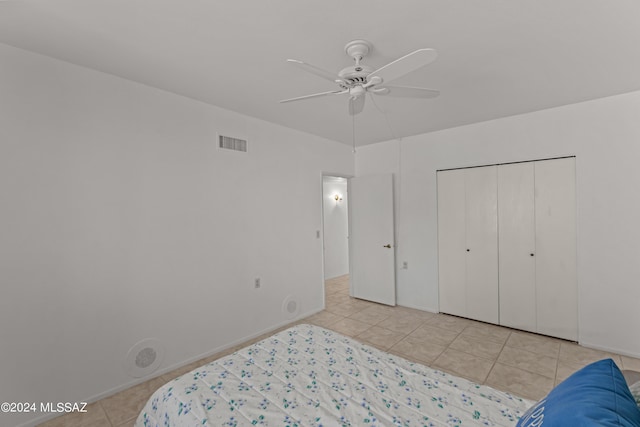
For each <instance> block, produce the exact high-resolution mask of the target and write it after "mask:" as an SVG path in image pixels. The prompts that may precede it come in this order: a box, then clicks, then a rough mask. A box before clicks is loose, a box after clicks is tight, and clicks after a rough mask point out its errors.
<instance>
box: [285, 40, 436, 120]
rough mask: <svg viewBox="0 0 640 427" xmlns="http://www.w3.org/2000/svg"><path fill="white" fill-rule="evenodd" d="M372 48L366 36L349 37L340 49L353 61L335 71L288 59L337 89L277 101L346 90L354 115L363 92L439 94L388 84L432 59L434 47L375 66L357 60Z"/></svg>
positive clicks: (409, 95) (413, 95)
mask: <svg viewBox="0 0 640 427" xmlns="http://www.w3.org/2000/svg"><path fill="white" fill-rule="evenodd" d="M372 50H373V45H372V44H371V43H370V42H368V41H366V40H352V41H350V42H349V43H347V44H346V46H345V47H344V51H345V53H346V54H347V55H348V56H350V57H351V58H352V59H353V60H354V62H355V64H354V65H352V66H349V67H345V68H343V69H342V70H340V71H339V72H338V73H337V74H335V73H332V72H330V71H326V70H323V69H322V68H318V67H316V66H314V65H311V64H307V63H305V62H303V61H300V60H297V59H288V60H287V62H289V63H291V64H293V65H295V66H297V67H299V68H301V69H303V70H304V71H306V72H309V73H311V74H314V75H316V76H319V77H322V78H324V79H325V80H329V81H331V82H333V83H334V84H337V85H338V87H339V88H340V89H339V90H333V91H327V92H320V93H314V94H311V95H304V96H299V97H296V98H289V99H283V100H282V101H280V102H281V103H285V102H292V101H300V100H305V99H311V98H318V97H322V96H331V95H344V94H348V95H349V115H356V114H358V113H360V112H362V110H363V109H364V104H365V98H366V94H367V93H369V94H372V95H383V96H395V97H404V98H434V97H436V96H438V95H439V94H440V92H438V91H437V90H433V89H427V88H421V87H409V86H390V85H389V84H388V83H390V82H392V81H393V80H395V79H397V78H399V77H402V76H404V75H405V74H408V73H410V72H412V71H415V70H417V69H419V68H422V67H424V66H425V65H428V64H430V63H431V62H433V61H434V60H435V59H436V57H437V52H436V51H435V50H434V49H418V50H416V51H414V52H411V53H409V54H408V55H405V56H403V57H401V58H398V59H396V60H395V61H392V62H390V63H388V64H387V65H385V66H383V67H380V68H378V69H377V70H376V69H374V68H373V67H370V66H368V65H365V64H362V63H361V61H362V60H363V59H364V58H365V57H366V56H367V55H368V54H369V53H370V52H371V51H372Z"/></svg>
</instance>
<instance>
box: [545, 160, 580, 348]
mask: <svg viewBox="0 0 640 427" xmlns="http://www.w3.org/2000/svg"><path fill="white" fill-rule="evenodd" d="M535 183H536V189H535V193H536V198H535V204H536V209H535V215H536V257H535V258H536V311H537V321H538V322H537V325H538V326H537V332H538V333H541V334H545V335H552V336H555V337H560V338H565V339H568V340H572V341H575V340H577V339H578V298H577V295H578V285H577V272H576V268H577V267H576V263H577V260H576V237H577V236H576V188H575V185H576V184H575V158H574V157H570V158H564V159H554V160H544V161H539V162H535Z"/></svg>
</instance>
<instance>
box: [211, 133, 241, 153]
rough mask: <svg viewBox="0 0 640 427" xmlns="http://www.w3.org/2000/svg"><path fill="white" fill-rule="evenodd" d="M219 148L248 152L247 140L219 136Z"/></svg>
mask: <svg viewBox="0 0 640 427" xmlns="http://www.w3.org/2000/svg"><path fill="white" fill-rule="evenodd" d="M218 147H219V148H224V149H225V150H234V151H242V152H243V153H246V152H247V140H246V139H238V138H233V137H231V136H224V135H218Z"/></svg>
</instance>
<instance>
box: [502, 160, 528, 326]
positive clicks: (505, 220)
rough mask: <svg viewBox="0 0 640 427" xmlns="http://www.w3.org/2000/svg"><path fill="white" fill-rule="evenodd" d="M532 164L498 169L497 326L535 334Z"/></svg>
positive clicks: (519, 164)
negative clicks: (498, 322) (498, 291)
mask: <svg viewBox="0 0 640 427" xmlns="http://www.w3.org/2000/svg"><path fill="white" fill-rule="evenodd" d="M534 212H535V211H534V164H533V162H527V163H515V164H509V165H501V166H499V167H498V230H499V233H498V235H499V237H498V246H499V258H500V262H499V277H500V324H501V325H504V326H510V327H512V328H517V329H523V330H525V331H531V332H536V272H535V269H536V262H535V261H536V258H535V240H536V239H535V216H534Z"/></svg>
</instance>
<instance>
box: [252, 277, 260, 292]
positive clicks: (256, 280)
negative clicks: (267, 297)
mask: <svg viewBox="0 0 640 427" xmlns="http://www.w3.org/2000/svg"><path fill="white" fill-rule="evenodd" d="M253 287H254V288H256V289H259V288H260V278H259V277H256V279H255V280H254V282H253Z"/></svg>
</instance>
